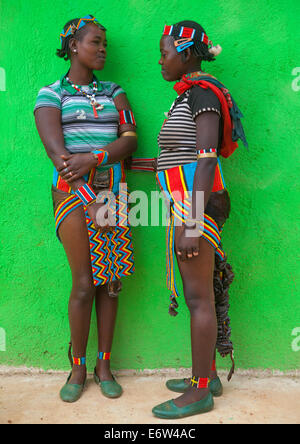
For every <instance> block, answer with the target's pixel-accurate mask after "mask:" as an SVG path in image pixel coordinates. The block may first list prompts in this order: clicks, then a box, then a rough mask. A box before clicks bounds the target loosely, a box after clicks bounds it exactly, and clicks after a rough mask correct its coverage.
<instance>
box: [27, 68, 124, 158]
mask: <svg viewBox="0 0 300 444" xmlns="http://www.w3.org/2000/svg"><path fill="white" fill-rule="evenodd" d="M94 80H96V81H97V86H98V91H97V92H96V93H95V98H96V100H97V102H98V103H99V104H101V105H103V107H104V108H103V110H101V111H97V112H98V116H99V118H98V119H96V118H95V116H94V112H93V107H92V106H91V103H90V100H89V99H88V98H87V97H85V96H84V95H83V94H82V93H80V92H78V91H76V90H75V89H74V88H73V87H72V86H71V85H70V84H69V83H68V82H67V81H66V79H65V75H64V76H62V77H61V79H60V80H57V81H56V82H55V83H52V84H51V85H48V86H45V87H43V88H42V89H41V90H40V91H39V93H38V96H37V100H36V104H35V107H34V111H36V110H37V109H39V108H41V107H54V108H57V109H59V110H60V111H61V122H62V129H63V134H64V141H65V148H66V149H67V150H68V151H69V152H70V153H71V154H75V153H88V152H91V151H93V150H99V149H104V148H105V146H106V145H108V144H109V143H111V142H113V141H115V140H116V139H117V138H118V127H119V112H118V110H117V109H116V107H115V104H114V98H115V97H117V96H118V95H119V94H121V93H124V90H123V89H122V88H121V87H120V86H119V85H117V84H116V83H113V82H106V81H105V82H102V81H99V80H98V79H97V77H95V76H94ZM82 89H83V90H84V91H85V92H87V93H88V94H92V93H93V84H92V83H91V84H90V85H88V86H82Z"/></svg>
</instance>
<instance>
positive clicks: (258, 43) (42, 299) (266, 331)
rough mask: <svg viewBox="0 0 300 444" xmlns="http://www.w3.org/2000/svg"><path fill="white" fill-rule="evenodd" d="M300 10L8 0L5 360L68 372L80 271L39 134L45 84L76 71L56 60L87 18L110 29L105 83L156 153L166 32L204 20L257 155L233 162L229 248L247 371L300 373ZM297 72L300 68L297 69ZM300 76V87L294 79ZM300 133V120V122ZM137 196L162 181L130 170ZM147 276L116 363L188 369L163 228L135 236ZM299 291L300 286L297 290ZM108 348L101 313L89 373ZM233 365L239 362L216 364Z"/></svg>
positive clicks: (124, 308) (135, 284)
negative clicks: (68, 30) (70, 257)
mask: <svg viewBox="0 0 300 444" xmlns="http://www.w3.org/2000/svg"><path fill="white" fill-rule="evenodd" d="M299 12H300V11H299V2H298V1H297V0H290V1H286V0H285V1H279V0H272V1H252V0H250V1H247V2H246V1H244V0H227V1H218V0H205V1H202V0H201V1H197V2H187V1H182V0H171V1H165V0H151V1H147V0H131V1H126V0H124V1H117V0H109V1H108V0H103V1H100V2H94V1H91V0H83V1H82V0H81V1H79V0H72V1H71V0H54V1H52V2H50V1H49V2H48V1H46V2H43V1H41V0H31V1H30V2H28V1H25V0H24V1H19V0H16V1H14V2H11V1H8V0H1V3H0V21H1V22H0V35H1V45H0V67H2V68H4V69H5V72H6V91H2V92H1V91H0V116H1V118H0V134H1V142H0V146H1V148H0V149H1V167H2V168H1V170H2V174H1V177H2V180H1V182H0V187H1V188H0V198H1V216H0V242H1V261H0V279H1V286H0V289H1V290H0V291H1V296H0V327H1V328H3V329H4V330H5V331H6V339H7V344H6V352H0V363H1V364H5V365H12V366H23V365H25V366H33V367H41V368H44V369H49V368H51V369H67V368H68V359H67V354H66V350H67V343H68V340H69V326H68V316H67V303H68V297H69V290H70V288H71V276H70V271H69V268H68V265H67V261H66V257H65V254H64V251H63V249H62V246H61V245H60V244H59V243H58V242H57V240H56V238H55V234H54V221H53V217H52V206H51V205H52V204H51V200H50V185H51V179H52V165H51V162H50V161H49V160H48V158H47V156H46V154H45V151H44V149H43V146H42V144H41V142H40V140H39V137H38V135H37V132H36V129H35V125H34V119H33V114H32V110H33V106H34V103H35V98H36V95H37V92H38V90H39V89H40V88H41V87H42V86H44V85H47V84H49V83H52V82H54V81H55V80H57V79H58V78H59V77H60V76H61V74H62V73H64V72H66V70H67V64H66V63H65V62H64V61H63V60H60V59H58V58H57V57H56V56H55V50H56V48H57V47H58V43H59V40H58V36H59V33H60V31H61V29H62V28H63V25H64V23H65V22H66V21H67V20H69V19H70V18H72V17H77V16H83V15H86V14H88V13H92V14H95V15H96V17H97V18H98V19H99V20H100V21H101V22H102V23H103V24H104V25H105V26H106V27H107V29H108V32H107V37H108V41H109V47H108V55H109V57H108V61H107V65H106V67H105V70H104V72H101V73H100V74H99V77H100V78H102V79H104V80H112V81H115V82H117V83H119V84H120V85H122V87H123V88H124V89H125V90H126V91H127V94H128V97H129V99H130V101H131V104H132V106H133V109H134V111H135V115H136V120H137V122H138V133H139V151H138V155H140V156H146V157H149V156H151V157H153V156H155V155H156V154H157V143H156V138H157V133H158V132H159V130H160V127H161V124H162V121H163V118H164V115H163V113H164V112H165V111H167V110H168V109H169V106H170V104H171V102H172V101H173V99H174V97H175V92H174V91H173V89H172V84H168V83H166V82H165V81H163V79H162V77H161V74H160V68H159V65H158V59H159V49H158V48H159V39H160V36H161V33H162V28H163V26H164V24H172V23H174V22H176V21H179V20H182V19H192V20H197V21H199V22H200V23H202V25H203V26H204V27H205V29H206V32H207V34H208V36H209V38H211V39H213V41H214V42H215V44H216V43H219V44H221V46H222V47H223V52H222V54H221V55H220V56H219V57H218V59H217V61H216V62H214V63H211V64H206V65H204V68H205V69H206V70H208V71H210V72H211V73H212V74H214V75H216V76H217V77H218V78H219V79H220V80H221V81H222V82H223V83H225V85H227V86H228V87H229V88H230V90H231V92H232V94H233V96H234V98H235V99H236V101H237V102H238V104H239V106H240V108H241V109H242V111H243V113H244V115H245V119H244V121H243V123H244V128H245V131H246V135H247V138H248V142H249V147H250V149H249V152H247V151H246V149H245V148H244V147H243V146H241V147H240V148H239V149H238V150H237V151H236V152H235V154H234V155H233V156H232V157H231V158H230V159H228V160H226V161H223V166H224V174H225V178H226V181H227V185H228V188H229V191H230V193H231V199H232V212H231V216H230V219H229V221H228V223H227V225H226V227H225V230H224V241H223V243H224V246H225V248H226V251H227V253H228V256H229V261H230V262H231V263H232V265H233V267H234V271H235V273H236V278H235V281H234V283H233V285H232V289H231V310H230V314H231V325H232V329H233V334H232V338H233V341H234V345H235V356H236V364H237V367H239V368H272V369H280V370H288V369H295V368H297V367H299V358H300V352H296V351H293V350H292V346H291V344H292V341H293V339H295V338H294V337H293V336H292V331H293V329H295V328H296V327H298V326H299V325H300V319H299V182H298V176H299V154H298V153H299V111H300V109H299V99H300V91H295V90H293V89H292V82H293V80H294V81H295V84H296V89H297V85H298V86H299V85H300V80H299V79H298V81H297V79H296V78H295V76H293V75H292V70H293V69H294V68H295V67H297V66H299V65H300V59H299V55H300V54H299V47H300V45H299ZM298 75H299V74H298ZM297 82H298V83H297ZM297 125H298V126H297ZM128 182H129V185H130V187H131V190H134V189H142V190H146V191H147V192H148V193H150V191H151V190H155V189H156V185H155V181H154V177H153V175H151V174H147V173H142V174H141V173H130V174H128ZM133 236H134V243H135V254H136V274H135V277H132V278H128V279H127V280H124V291H123V293H122V295H121V297H120V308H119V314H118V323H117V328H116V334H115V340H114V346H113V355H112V364H113V367H114V368H115V369H121V368H122V369H125V368H134V369H144V368H162V367H180V366H185V367H189V366H190V365H191V359H190V343H189V321H188V312H187V309H186V307H185V306H184V302H183V298H182V299H181V303H180V315H179V316H178V317H177V318H171V317H170V316H169V315H168V314H167V309H168V296H169V294H168V291H167V290H166V287H165V230H164V228H163V227H152V228H151V227H137V228H135V229H134V230H133ZM297 287H298V288H297ZM96 352H97V341H96V323H95V313H93V322H92V326H91V334H90V340H89V345H88V362H89V369H90V370H91V369H92V368H93V366H94V362H95V356H96ZM219 363H220V365H221V366H222V367H227V366H228V365H229V360H228V359H225V360H222V361H221V360H219Z"/></svg>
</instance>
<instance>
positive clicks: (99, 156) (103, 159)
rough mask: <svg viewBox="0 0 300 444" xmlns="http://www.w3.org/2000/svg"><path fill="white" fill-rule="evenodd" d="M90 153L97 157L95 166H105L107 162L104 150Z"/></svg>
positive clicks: (106, 154)
mask: <svg viewBox="0 0 300 444" xmlns="http://www.w3.org/2000/svg"><path fill="white" fill-rule="evenodd" d="M92 153H93V154H95V155H96V156H97V159H98V163H97V166H100V165H106V164H107V161H108V153H107V151H104V150H94V151H92Z"/></svg>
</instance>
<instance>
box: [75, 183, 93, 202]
mask: <svg viewBox="0 0 300 444" xmlns="http://www.w3.org/2000/svg"><path fill="white" fill-rule="evenodd" d="M76 195H77V196H78V197H79V199H80V200H81V202H82V203H83V205H85V206H87V205H89V204H90V203H92V202H94V201H95V200H96V199H97V196H96V194H95V193H94V191H93V190H92V188H91V187H90V186H89V185H88V184H87V183H86V184H84V185H82V187H80V188H78V190H77V191H76Z"/></svg>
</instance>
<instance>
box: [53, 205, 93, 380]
mask: <svg viewBox="0 0 300 444" xmlns="http://www.w3.org/2000/svg"><path fill="white" fill-rule="evenodd" d="M59 236H60V238H61V241H62V243H63V246H64V249H65V252H66V254H67V257H68V261H69V265H70V268H71V272H72V291H71V296H70V300H69V322H70V330H71V340H72V348H73V356H75V357H77V358H80V357H85V356H86V348H87V342H88V336H89V330H90V321H91V312H92V305H93V299H94V296H95V286H94V283H93V276H92V267H91V259H90V247H89V238H88V232H87V226H86V221H85V216H84V212H83V209H82V208H78V209H76V210H74V211H73V212H72V213H71V214H70V215H69V216H68V217H67V218H66V219H65V220H64V221H63V222H62V224H61V226H60V228H59ZM85 377H86V366H85V365H84V366H77V365H73V370H72V377H71V379H70V381H69V383H71V384H83V382H84V380H85Z"/></svg>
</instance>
